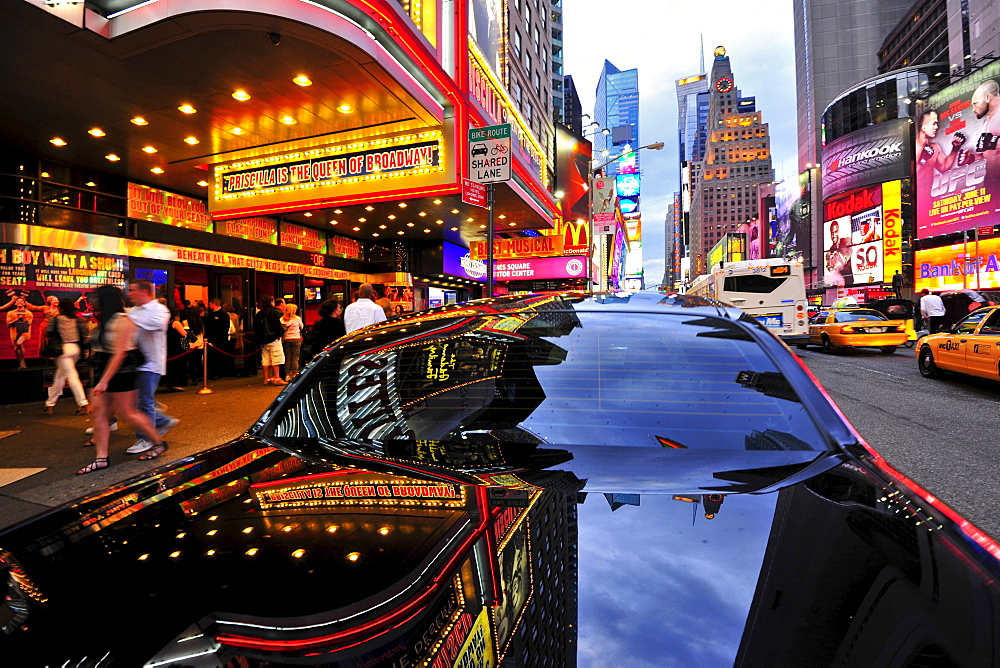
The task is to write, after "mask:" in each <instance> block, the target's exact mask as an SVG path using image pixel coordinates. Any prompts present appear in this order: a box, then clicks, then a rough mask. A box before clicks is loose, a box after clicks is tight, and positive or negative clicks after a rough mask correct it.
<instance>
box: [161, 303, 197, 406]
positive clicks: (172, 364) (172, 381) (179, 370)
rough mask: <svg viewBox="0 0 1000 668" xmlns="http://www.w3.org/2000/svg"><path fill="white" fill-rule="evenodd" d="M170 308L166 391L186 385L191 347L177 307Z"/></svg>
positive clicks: (175, 389)
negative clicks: (188, 356) (187, 354)
mask: <svg viewBox="0 0 1000 668" xmlns="http://www.w3.org/2000/svg"><path fill="white" fill-rule="evenodd" d="M169 308H170V326H168V327H167V375H166V377H165V378H164V379H163V380H164V382H165V383H166V385H167V388H166V391H167V392H183V391H184V388H185V387H187V362H188V360H187V356H186V355H184V353H186V352H187V351H188V350H190V349H191V342H190V341H188V331H187V330H186V329H184V325H183V324H182V323H181V316H180V313H178V311H177V308H176V307H174V306H171V307H169Z"/></svg>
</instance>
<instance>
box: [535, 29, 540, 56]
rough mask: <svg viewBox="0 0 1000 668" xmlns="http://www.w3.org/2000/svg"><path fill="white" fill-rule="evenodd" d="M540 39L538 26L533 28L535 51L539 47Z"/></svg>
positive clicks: (536, 51)
mask: <svg viewBox="0 0 1000 668" xmlns="http://www.w3.org/2000/svg"><path fill="white" fill-rule="evenodd" d="M540 45H541V40H540V39H539V38H538V28H535V53H538V51H539V49H540V48H541V46H540Z"/></svg>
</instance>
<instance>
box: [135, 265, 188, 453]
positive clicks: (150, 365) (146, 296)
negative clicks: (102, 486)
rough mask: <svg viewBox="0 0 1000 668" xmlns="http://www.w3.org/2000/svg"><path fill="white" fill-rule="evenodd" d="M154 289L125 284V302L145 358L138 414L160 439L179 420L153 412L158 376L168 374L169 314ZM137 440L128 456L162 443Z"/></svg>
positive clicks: (149, 436)
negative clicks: (150, 423)
mask: <svg viewBox="0 0 1000 668" xmlns="http://www.w3.org/2000/svg"><path fill="white" fill-rule="evenodd" d="M155 292H156V289H155V288H154V287H153V284H152V283H150V282H149V281H141V280H140V281H132V282H130V283H129V284H128V298H129V301H131V302H132V303H133V304H134V305H135V306H134V307H133V308H131V309H129V311H128V318H129V320H131V321H132V322H133V323H134V324H135V327H136V336H135V342H136V346H137V347H138V348H139V350H141V351H142V354H143V355H144V356H145V357H146V361H145V362H143V363H142V364H141V365H140V366H139V368H138V369H136V374H135V384H136V389H137V390H138V397H137V399H138V403H139V410H141V411H142V412H143V413H145V414H146V415H148V416H149V421H150V422H152V423H153V426H155V427H156V431H158V432H159V433H160V436H163V435H164V434H166V433H167V431H169V430H170V428H171V427H173V426H174V425H176V424H177V423H178V422H179V420H177V419H176V418H172V417H170V416H169V415H165V414H163V413H161V412H160V411H158V410H156V399H154V398H153V395H154V394H155V393H156V388H157V387H158V386H159V384H160V376H162V375H163V374H165V373H166V372H167V325H169V324H170V310H169V309H168V308H167V307H166V306H164V305H163V304H161V303H160V302H159V301H158V300H157V299H156V294H155ZM138 436H139V440H137V441H136V442H135V443H134V444H133V445H132V446H131V447H130V448H129V449H128V450H126V451H125V452H127V453H128V454H130V455H137V454H139V453H140V452H145V451H146V450H149V449H150V448H152V447H153V442H154V441H156V442H158V441H160V440H162V439H160V438H156V437H155V435H154V434H141V433H140V434H138Z"/></svg>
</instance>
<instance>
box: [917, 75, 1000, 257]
mask: <svg viewBox="0 0 1000 668" xmlns="http://www.w3.org/2000/svg"><path fill="white" fill-rule="evenodd" d="M998 82H1000V62H993V63H990V64H989V65H987V66H986V67H984V68H983V69H981V70H979V71H978V72H975V73H973V74H971V75H969V76H967V77H965V78H964V79H962V80H961V81H959V82H958V83H956V84H954V85H952V86H949V87H947V88H945V89H944V90H942V91H940V92H937V93H934V94H933V95H931V97H930V98H929V99H928V106H927V109H926V110H925V111H924V112H923V113H922V114H921V115H920V116H919V117H918V118H917V123H916V140H915V146H914V148H915V162H916V189H917V236H918V238H927V237H935V236H940V235H942V234H950V233H953V232H961V231H963V230H969V229H972V228H973V227H975V226H979V225H994V224H996V223H998V222H1000V216H998V212H1000V149H998V148H997V144H998V142H1000V83H998ZM994 198H997V199H994Z"/></svg>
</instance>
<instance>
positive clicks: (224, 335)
mask: <svg viewBox="0 0 1000 668" xmlns="http://www.w3.org/2000/svg"><path fill="white" fill-rule="evenodd" d="M203 320H204V321H205V339H206V340H207V341H208V343H210V344H211V346H207V347H206V350H205V354H206V355H208V377H209V379H210V380H218V379H219V378H221V377H222V374H223V372H224V371H225V369H226V357H225V355H224V354H223V352H224V351H225V350H226V348H228V347H229V327H230V323H229V314H228V313H226V312H225V311H223V310H222V300H221V299H219V298H218V297H213V298H212V299H209V300H208V311H207V312H206V313H205V316H204V318H203Z"/></svg>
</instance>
